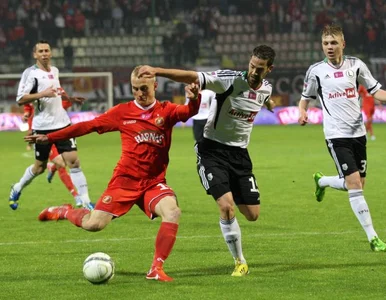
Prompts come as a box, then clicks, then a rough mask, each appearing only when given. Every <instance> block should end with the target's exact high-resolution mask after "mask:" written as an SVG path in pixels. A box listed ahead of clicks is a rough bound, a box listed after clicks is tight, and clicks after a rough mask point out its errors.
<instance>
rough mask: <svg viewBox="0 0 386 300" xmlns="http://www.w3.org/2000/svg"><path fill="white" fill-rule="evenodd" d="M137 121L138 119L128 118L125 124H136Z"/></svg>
mask: <svg viewBox="0 0 386 300" xmlns="http://www.w3.org/2000/svg"><path fill="white" fill-rule="evenodd" d="M135 123H137V120H127V121H123V125H128V124H135Z"/></svg>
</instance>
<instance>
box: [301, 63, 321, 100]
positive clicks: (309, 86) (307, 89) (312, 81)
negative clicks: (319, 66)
mask: <svg viewBox="0 0 386 300" xmlns="http://www.w3.org/2000/svg"><path fill="white" fill-rule="evenodd" d="M312 69H313V67H312V66H311V67H310V68H309V69H308V71H307V73H306V77H305V78H304V85H303V92H302V96H301V98H300V100H308V101H309V100H311V99H316V96H317V89H318V84H317V82H316V78H315V74H314V73H313V72H312Z"/></svg>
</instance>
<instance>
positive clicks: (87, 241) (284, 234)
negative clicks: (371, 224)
mask: <svg viewBox="0 0 386 300" xmlns="http://www.w3.org/2000/svg"><path fill="white" fill-rule="evenodd" d="M358 232H359V231H342V232H293V233H260V234H249V235H248V238H250V237H252V238H253V237H296V236H299V237H303V236H313V235H346V234H354V233H358ZM154 238H155V236H152V237H141V238H107V239H90V240H89V239H87V240H84V239H82V240H81V239H76V240H62V241H23V242H2V243H0V246H17V245H39V244H76V243H100V242H118V243H119V242H123V241H136V240H137V241H138V240H154ZM213 238H222V236H221V235H192V236H177V239H187V240H189V239H213Z"/></svg>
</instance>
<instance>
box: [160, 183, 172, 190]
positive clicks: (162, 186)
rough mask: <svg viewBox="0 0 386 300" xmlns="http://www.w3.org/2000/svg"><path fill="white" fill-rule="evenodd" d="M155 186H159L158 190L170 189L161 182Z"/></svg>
mask: <svg viewBox="0 0 386 300" xmlns="http://www.w3.org/2000/svg"><path fill="white" fill-rule="evenodd" d="M157 186H159V187H160V190H161V191H163V190H170V187H168V186H166V185H164V184H162V183H158V184H157Z"/></svg>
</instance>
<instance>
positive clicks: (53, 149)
mask: <svg viewBox="0 0 386 300" xmlns="http://www.w3.org/2000/svg"><path fill="white" fill-rule="evenodd" d="M58 155H59V152H58V149H57V148H56V146H55V145H52V147H51V152H50V160H53V159H54V158H55V157H57V156H58Z"/></svg>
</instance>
